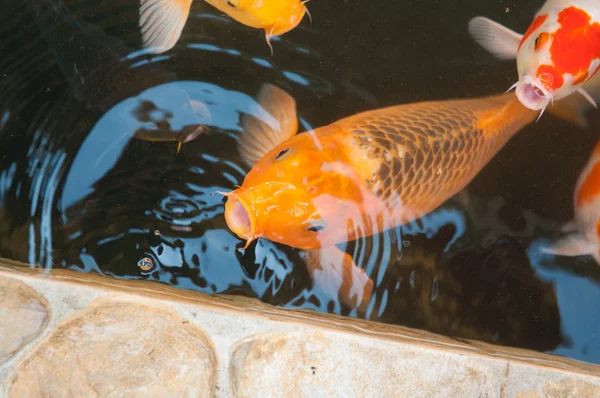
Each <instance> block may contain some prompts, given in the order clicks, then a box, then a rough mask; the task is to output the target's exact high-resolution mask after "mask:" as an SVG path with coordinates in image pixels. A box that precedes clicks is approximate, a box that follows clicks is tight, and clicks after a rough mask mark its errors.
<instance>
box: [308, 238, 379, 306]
mask: <svg viewBox="0 0 600 398" xmlns="http://www.w3.org/2000/svg"><path fill="white" fill-rule="evenodd" d="M306 265H307V267H308V270H309V272H310V274H311V276H312V278H313V281H314V282H315V284H317V285H318V286H319V287H320V288H321V289H322V290H323V291H324V292H325V293H326V294H327V295H329V296H330V297H331V298H339V299H340V301H342V302H343V303H344V304H346V305H348V306H350V307H352V308H357V310H358V312H359V314H361V315H364V314H365V313H366V311H367V308H368V306H369V303H370V301H371V295H372V293H373V281H372V280H371V279H370V278H369V277H368V276H367V274H366V273H365V271H363V270H362V269H361V268H359V267H358V266H357V265H356V264H355V263H354V260H352V256H350V255H349V254H348V253H346V252H344V251H342V250H340V249H338V248H337V247H336V246H331V247H328V248H323V249H319V250H311V251H309V252H308V258H307V260H306Z"/></svg>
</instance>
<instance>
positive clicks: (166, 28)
mask: <svg viewBox="0 0 600 398" xmlns="http://www.w3.org/2000/svg"><path fill="white" fill-rule="evenodd" d="M191 5H192V0H141V4H140V27H141V29H142V42H143V45H144V47H145V48H148V49H150V51H151V52H153V53H155V54H158V53H162V52H165V51H167V50H170V49H171V48H173V46H174V45H175V44H176V43H177V40H179V37H180V36H181V31H182V30H183V27H184V26H185V23H186V21H187V19H188V16H189V15H190V7H191Z"/></svg>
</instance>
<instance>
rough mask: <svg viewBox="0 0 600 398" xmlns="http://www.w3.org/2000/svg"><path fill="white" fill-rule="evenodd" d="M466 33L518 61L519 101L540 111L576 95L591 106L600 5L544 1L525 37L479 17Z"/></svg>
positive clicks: (599, 58)
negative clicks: (552, 103)
mask: <svg viewBox="0 0 600 398" xmlns="http://www.w3.org/2000/svg"><path fill="white" fill-rule="evenodd" d="M469 32H470V33H471V35H472V36H473V38H474V39H475V41H477V43H479V44H480V45H481V46H482V47H483V48H485V49H486V50H487V51H489V52H490V53H492V54H493V55H494V56H495V57H497V58H499V59H515V58H516V59H517V71H518V73H519V81H518V82H517V83H515V84H514V85H513V86H512V87H511V88H510V89H509V90H511V89H513V88H516V94H517V97H518V98H519V101H521V103H522V104H523V105H524V106H526V107H527V108H529V109H532V110H541V112H540V116H541V115H542V113H543V112H544V110H545V109H546V107H547V106H548V104H549V103H550V102H553V101H556V100H559V99H561V98H564V97H567V96H569V95H571V94H573V93H574V92H578V93H579V94H581V95H582V96H583V97H584V98H585V99H586V100H587V101H589V103H590V104H591V105H593V106H594V107H597V106H596V101H595V99H594V98H596V97H597V94H598V93H597V89H596V88H594V89H593V90H590V89H589V85H587V83H588V82H589V81H590V79H592V77H593V76H594V74H595V73H596V72H598V68H599V67H600V2H598V1H597V0H548V1H546V3H545V4H544V6H543V7H542V8H541V9H540V10H539V11H538V12H537V13H536V14H535V18H534V20H533V22H532V23H531V25H530V26H529V28H528V29H527V31H526V32H525V34H524V35H521V34H518V33H516V32H513V31H512V30H510V29H508V28H506V27H504V26H502V25H500V24H498V23H496V22H494V21H491V20H489V19H487V18H484V17H476V18H473V19H472V20H471V21H470V22H469Z"/></svg>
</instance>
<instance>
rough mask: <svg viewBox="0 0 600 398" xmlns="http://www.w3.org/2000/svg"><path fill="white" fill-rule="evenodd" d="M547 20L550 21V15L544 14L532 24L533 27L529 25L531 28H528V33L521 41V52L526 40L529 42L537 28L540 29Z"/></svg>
mask: <svg viewBox="0 0 600 398" xmlns="http://www.w3.org/2000/svg"><path fill="white" fill-rule="evenodd" d="M546 19H548V15H547V14H544V15H538V16H537V17H536V18H535V19H534V20H533V22H532V23H531V25H529V28H527V31H526V32H525V34H524V35H523V38H522V39H521V42H520V43H519V50H520V49H521V46H522V45H523V43H524V42H525V40H527V38H528V37H529V36H531V34H532V33H533V32H535V31H536V30H537V28H539V27H540V26H542V24H543V23H544V22H546Z"/></svg>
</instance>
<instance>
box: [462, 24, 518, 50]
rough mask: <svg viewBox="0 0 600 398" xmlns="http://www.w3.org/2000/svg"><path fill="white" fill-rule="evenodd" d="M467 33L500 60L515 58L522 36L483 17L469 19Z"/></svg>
mask: <svg viewBox="0 0 600 398" xmlns="http://www.w3.org/2000/svg"><path fill="white" fill-rule="evenodd" d="M469 33H470V34H471V36H472V37H473V39H474V40H475V41H476V42H477V43H478V44H479V45H480V46H481V47H483V48H484V49H485V50H487V51H488V52H489V53H491V54H492V55H493V56H494V57H496V58H498V59H502V60H507V59H515V58H517V52H518V51H519V43H520V42H521V39H522V38H523V35H520V34H518V33H517V32H514V31H512V30H510V29H508V28H507V27H505V26H502V25H500V24H499V23H497V22H494V21H492V20H491V19H488V18H484V17H475V18H473V19H471V20H470V21H469Z"/></svg>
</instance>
